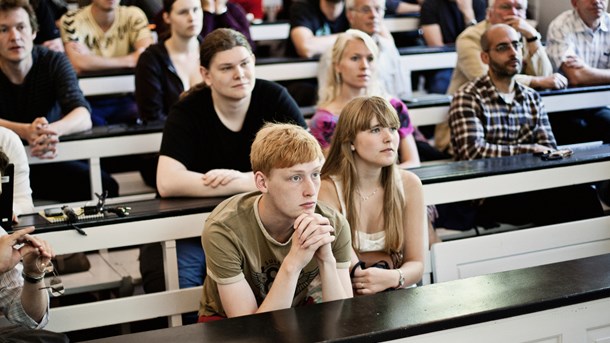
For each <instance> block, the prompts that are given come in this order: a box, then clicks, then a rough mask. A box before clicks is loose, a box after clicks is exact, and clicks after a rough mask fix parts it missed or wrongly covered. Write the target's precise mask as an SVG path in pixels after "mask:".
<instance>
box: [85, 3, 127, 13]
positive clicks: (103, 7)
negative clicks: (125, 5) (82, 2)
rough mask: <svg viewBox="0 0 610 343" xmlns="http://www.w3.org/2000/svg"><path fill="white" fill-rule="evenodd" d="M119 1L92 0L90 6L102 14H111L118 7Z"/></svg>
mask: <svg viewBox="0 0 610 343" xmlns="http://www.w3.org/2000/svg"><path fill="white" fill-rule="evenodd" d="M119 2H120V0H92V1H91V5H92V6H93V7H95V8H96V9H97V10H99V11H102V12H112V11H114V10H115V9H116V8H117V7H118V6H119Z"/></svg>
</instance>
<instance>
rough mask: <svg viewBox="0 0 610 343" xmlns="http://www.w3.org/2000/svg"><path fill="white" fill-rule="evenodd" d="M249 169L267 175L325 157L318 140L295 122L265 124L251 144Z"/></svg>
mask: <svg viewBox="0 0 610 343" xmlns="http://www.w3.org/2000/svg"><path fill="white" fill-rule="evenodd" d="M251 149H252V150H251V151H250V163H251V164H252V171H253V172H255V173H256V172H257V171H260V172H262V173H263V174H265V175H269V173H270V172H271V169H274V168H289V167H292V166H294V165H297V164H300V163H307V162H311V161H313V160H316V159H318V160H324V154H323V153H322V148H320V144H319V143H318V141H317V140H316V139H315V138H314V137H313V136H312V135H311V134H310V133H309V132H307V131H306V130H305V129H304V128H302V127H300V126H297V125H294V124H279V123H267V124H265V126H263V127H262V128H261V129H260V130H259V131H258V133H257V134H256V138H255V139H254V143H252V148H251Z"/></svg>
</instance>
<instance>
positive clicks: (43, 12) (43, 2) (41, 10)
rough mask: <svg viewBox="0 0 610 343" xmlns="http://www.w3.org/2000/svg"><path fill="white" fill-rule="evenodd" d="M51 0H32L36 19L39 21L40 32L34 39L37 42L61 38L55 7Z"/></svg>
mask: <svg viewBox="0 0 610 343" xmlns="http://www.w3.org/2000/svg"><path fill="white" fill-rule="evenodd" d="M50 1H51V0H38V1H32V6H34V12H35V14H36V20H37V21H38V32H37V33H36V38H35V39H34V43H35V44H42V43H44V42H46V41H48V40H52V39H55V38H59V29H58V28H57V26H56V25H55V19H54V17H53V9H52V8H51V4H50V3H49V2H50Z"/></svg>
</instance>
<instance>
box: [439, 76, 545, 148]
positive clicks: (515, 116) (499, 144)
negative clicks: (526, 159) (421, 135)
mask: <svg viewBox="0 0 610 343" xmlns="http://www.w3.org/2000/svg"><path fill="white" fill-rule="evenodd" d="M449 127H450V129H451V144H452V146H453V151H454V153H455V158H456V159H457V160H473V159H478V158H488V157H499V156H511V155H517V154H522V153H529V152H533V151H534V147H535V145H536V144H540V145H545V146H548V147H553V148H555V147H556V143H555V138H554V137H553V133H552V131H551V125H550V124H549V118H548V116H547V114H546V110H545V109H544V105H543V104H542V100H541V98H540V95H539V94H538V93H536V91H534V90H533V89H531V88H529V87H526V86H523V85H521V84H519V83H518V82H515V96H514V98H513V100H512V102H510V103H507V102H505V100H504V98H502V96H501V95H500V93H498V90H497V89H496V87H495V86H494V85H493V83H492V82H491V79H490V78H489V76H488V75H485V76H482V77H480V78H477V79H475V80H474V81H472V82H470V83H468V84H466V85H465V86H464V87H462V88H460V90H459V91H458V92H457V93H456V94H455V95H454V97H453V100H452V101H451V107H450V109H449Z"/></svg>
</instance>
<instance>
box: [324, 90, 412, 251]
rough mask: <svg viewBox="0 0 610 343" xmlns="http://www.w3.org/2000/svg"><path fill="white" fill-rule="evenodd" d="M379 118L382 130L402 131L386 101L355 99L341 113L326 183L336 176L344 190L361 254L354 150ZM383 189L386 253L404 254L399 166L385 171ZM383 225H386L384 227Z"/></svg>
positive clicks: (402, 208)
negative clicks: (363, 134)
mask: <svg viewBox="0 0 610 343" xmlns="http://www.w3.org/2000/svg"><path fill="white" fill-rule="evenodd" d="M373 118H376V119H377V121H378V122H379V125H380V126H381V127H393V128H396V129H398V128H399V127H400V121H399V119H398V115H397V114H396V110H395V109H394V108H393V107H392V105H390V103H389V102H388V101H387V100H385V99H384V98H382V97H378V96H371V97H357V98H354V99H352V100H351V101H350V102H349V103H347V105H345V107H344V108H343V110H342V111H341V114H340V115H339V121H338V122H337V127H336V128H335V134H334V136H333V138H332V141H331V144H330V150H329V152H328V157H327V159H326V162H325V163H324V166H322V179H329V178H330V177H331V176H336V177H337V178H338V179H339V180H340V181H339V182H341V185H342V187H343V199H342V200H343V202H344V203H345V213H344V214H345V217H346V218H347V221H348V222H349V224H350V227H351V230H352V245H353V246H354V249H355V250H356V251H358V250H359V247H358V239H357V237H356V230H357V228H358V217H359V214H358V213H357V210H356V209H357V207H356V203H355V199H357V198H358V196H357V195H356V191H357V189H356V184H357V181H358V175H359V173H358V170H357V169H356V162H355V160H354V153H355V152H354V151H352V149H351V146H352V143H353V142H354V140H355V139H356V135H357V134H358V133H359V132H361V131H365V130H368V129H370V128H371V120H372V119H373ZM381 169H382V170H381V180H380V181H381V185H382V187H383V192H384V199H383V203H384V204H385V205H384V206H383V229H384V231H385V234H386V245H385V252H387V253H388V254H391V253H394V252H398V253H400V252H402V251H403V248H402V247H403V243H404V229H403V227H404V221H403V210H404V208H405V196H404V194H403V186H402V179H401V176H400V171H399V168H398V166H397V165H396V163H393V164H391V165H389V166H387V167H382V168H381ZM380 224H382V223H380Z"/></svg>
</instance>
